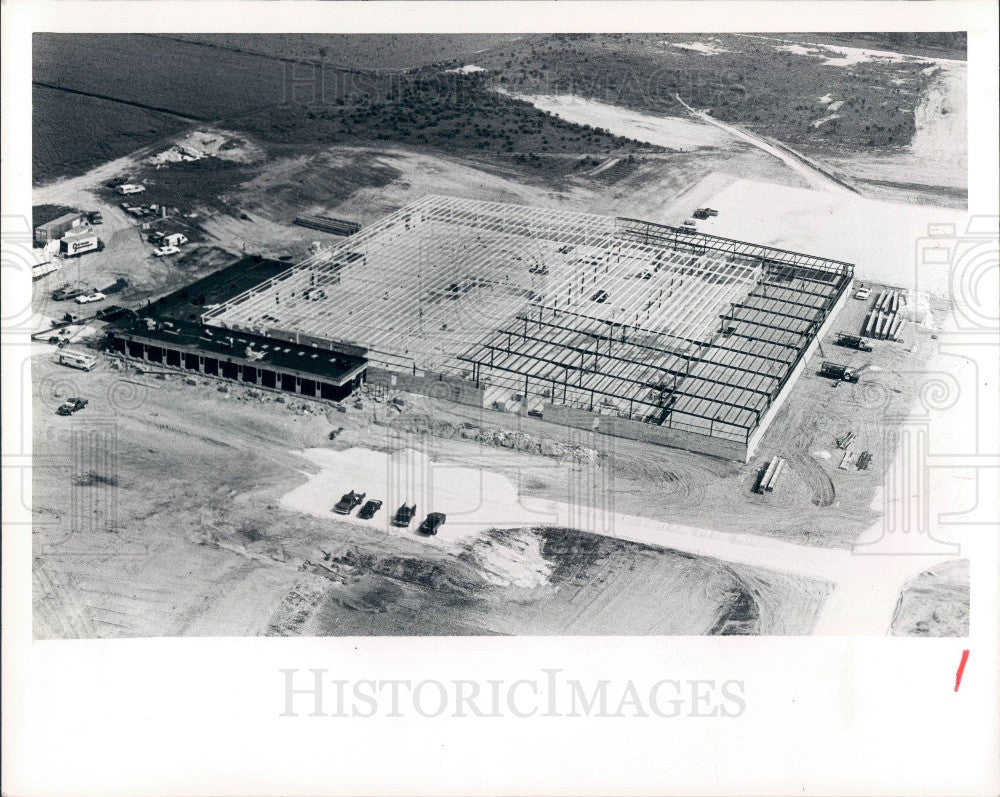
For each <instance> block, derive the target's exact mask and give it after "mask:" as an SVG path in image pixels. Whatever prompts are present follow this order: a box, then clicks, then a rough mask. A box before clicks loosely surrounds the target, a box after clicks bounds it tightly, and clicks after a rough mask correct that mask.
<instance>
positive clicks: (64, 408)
mask: <svg viewBox="0 0 1000 797" xmlns="http://www.w3.org/2000/svg"><path fill="white" fill-rule="evenodd" d="M87 404H88V400H87V399H85V398H68V399H66V401H64V402H63V403H62V404H60V405H59V408H58V409H57V410H56V412H57V413H58V414H59V415H72V414H73V413H74V412H79V411H80V410H82V409H83V408H84V407H86V406H87Z"/></svg>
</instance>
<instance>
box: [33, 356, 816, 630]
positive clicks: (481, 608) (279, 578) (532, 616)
mask: <svg viewBox="0 0 1000 797" xmlns="http://www.w3.org/2000/svg"><path fill="white" fill-rule="evenodd" d="M34 367H35V385H36V417H37V418H38V421H39V423H38V424H37V425H36V435H35V452H36V454H35V455H36V460H37V461H38V462H40V463H43V464H41V465H39V466H38V467H36V469H35V475H34V501H35V514H36V527H35V533H34V537H35V539H34V544H35V553H36V574H35V603H36V628H35V634H36V636H39V637H65V636H69V637H78V636H84V637H86V636H160V635H198V634H212V635H219V634H230V635H248V634H301V633H306V634H365V633H389V634H433V633H463V634H469V633H493V634H495V633H519V634H524V633H528V634H534V633H548V634H553V633H555V634H559V633H575V634H586V633H595V634H607V633H630V634H648V633H659V634H664V633H666V634H703V633H808V632H809V630H810V629H811V628H812V626H813V624H814V623H815V620H816V616H817V613H818V611H819V608H820V606H821V604H822V599H823V597H824V596H825V595H826V594H827V593H828V590H829V587H828V586H827V585H825V584H823V583H822V582H818V581H815V580H810V579H804V578H799V577H795V576H786V575H781V574H778V573H766V572H761V571H758V570H751V569H748V568H745V567H741V566H738V565H728V564H726V563H723V562H720V561H718V560H714V559H711V558H706V557H697V556H692V555H689V554H682V553H677V552H674V551H671V550H669V549H663V548H654V547H650V546H646V545H639V544H635V543H628V542H625V541H621V540H616V539H612V538H608V537H606V536H599V535H592V534H586V533H583V534H581V533H578V532H567V531H565V530H562V529H559V528H530V529H511V530H506V531H494V532H489V533H486V534H483V535H477V536H475V537H473V538H469V539H468V540H467V541H466V542H465V544H463V545H462V546H461V547H459V548H457V549H456V548H448V547H444V548H443V547H441V546H438V545H434V544H431V543H428V542H427V541H424V540H423V539H421V538H419V537H417V536H416V535H415V534H413V533H412V532H410V533H401V534H396V535H388V534H386V533H385V532H384V531H380V530H379V528H378V526H377V525H376V524H374V523H373V524H371V525H368V526H365V525H360V524H359V523H345V522H342V521H339V520H334V518H333V515H332V513H329V511H328V512H327V515H328V516H327V517H325V518H318V517H312V516H310V515H309V514H306V513H302V512H294V511H291V510H288V509H286V508H283V506H282V503H281V500H280V499H281V496H283V495H284V494H286V493H287V492H288V491H289V490H290V489H292V488H294V487H295V486H296V485H298V484H300V483H301V482H302V481H303V480H304V478H305V476H306V473H308V471H309V470H310V469H311V468H312V467H314V466H311V465H310V462H309V460H307V459H306V458H304V457H303V456H301V455H300V454H296V453H294V450H295V449H303V448H307V447H315V446H324V445H329V444H328V442H327V440H326V438H327V436H328V432H329V431H330V430H331V429H332V428H334V427H333V426H332V424H331V422H330V420H329V419H328V418H327V416H326V411H327V410H328V408H327V407H322V406H320V405H318V404H317V405H315V406H313V408H312V411H309V412H302V411H300V410H297V409H295V408H293V407H291V406H289V405H288V404H278V403H275V402H273V401H272V400H271V397H270V396H268V398H267V400H264V401H260V400H249V401H247V400H239V399H237V398H236V397H235V396H233V397H231V398H225V397H224V396H223V395H221V394H219V393H218V392H217V391H216V390H215V384H209V383H208V382H207V381H206V382H204V383H203V384H201V385H198V386H194V387H192V386H188V385H182V384H181V383H180V381H179V380H177V381H175V380H168V381H161V380H156V379H153V378H151V377H148V376H147V377H141V378H139V379H135V378H134V377H133V376H125V375H123V374H122V373H120V372H117V371H112V370H110V369H109V368H108V367H107V363H104V364H102V367H101V369H100V370H98V371H95V372H93V373H91V374H83V375H80V376H77V375H76V374H74V373H67V372H66V371H65V370H64V369H61V368H60V367H59V366H56V365H54V364H53V363H51V362H50V361H49V358H48V355H47V354H40V355H39V356H36V357H35V358H34ZM132 391H134V392H132ZM69 392H72V393H74V394H75V393H83V394H86V395H88V396H91V397H92V398H91V406H90V407H88V409H87V410H86V411H85V412H86V413H88V414H87V415H84V414H81V415H78V416H75V417H73V418H70V419H66V418H57V419H54V421H51V422H50V421H49V417H50V415H51V414H52V413H53V412H54V408H55V406H56V405H57V404H58V403H59V400H60V396H65V395H67V394H68V393H69ZM56 393H58V394H59V395H58V396H57V395H55V394H56ZM220 405H221V406H220ZM331 418H332V419H333V420H335V421H336V422H337V424H338V425H344V426H346V429H347V431H345V432H344V433H343V436H342V439H343V442H341V441H338V443H337V445H338V446H343V445H346V444H347V442H348V441H351V440H357V441H361V440H367V441H369V442H371V441H372V439H373V438H374V439H379V438H382V439H386V434H385V432H386V430H385V429H383V428H380V427H378V426H374V427H373V426H372V425H371V423H370V422H367V421H366V420H365V419H364V418H363V417H362V416H361V415H360V414H355V413H351V414H350V415H349V416H344V415H341V414H337V413H331ZM43 419H44V420H43ZM62 421H67V422H66V423H61V422H62ZM466 446H467V448H468V450H469V451H470V452H476V451H481V450H482V447H481V446H479V445H476V444H472V443H467V444H466ZM341 488H343V489H344V490H346V489H349V486H342V485H340V484H338V485H336V489H337V490H338V491H339V490H340V489H341ZM337 497H339V493H338V494H337V495H333V494H332V493H331V495H330V503H331V505H332V502H333V501H335V500H336V498H337ZM526 574H527V575H526Z"/></svg>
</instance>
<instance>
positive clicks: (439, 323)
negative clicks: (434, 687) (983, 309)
mask: <svg viewBox="0 0 1000 797" xmlns="http://www.w3.org/2000/svg"><path fill="white" fill-rule="evenodd" d="M31 69H32V87H31V90H32V106H33V107H32V121H31V132H32V155H31V158H32V161H31V165H32V190H33V196H32V205H33V207H32V214H33V218H32V219H31V223H30V226H31V235H32V244H31V245H30V246H31V255H32V258H33V262H32V263H31V266H30V267H31V272H32V279H33V283H32V285H33V293H32V333H33V334H32V336H31V352H32V355H31V358H30V371H31V402H32V432H31V434H32V440H31V447H32V451H33V463H34V464H33V470H32V479H31V481H32V483H31V496H32V498H31V512H32V530H31V534H32V558H33V569H32V576H33V580H32V584H33V602H32V621H33V635H34V638H35V639H39V640H45V639H94V638H114V637H118V638H134V637H182V636H192V637H194V636H201V637H205V636H213V637H257V636H275V637H290V636H296V637H300V636H301V637H332V636H476V635H546V636H601V635H632V636H643V635H658V636H666V635H684V636H716V635H749V636H774V635H796V636H798V635H819V636H824V635H825V636H830V635H858V636H881V637H884V636H910V637H964V636H967V635H968V633H969V618H970V565H969V559H968V558H963V557H962V556H961V555H960V554H957V553H956V551H955V549H954V548H953V547H950V546H947V545H943V544H942V545H934V546H931V548H930V550H929V551H928V550H923V551H919V552H920V553H923V554H925V555H922V556H911V555H893V556H866V555H863V553H864V552H865V551H866V550H870V551H878V550H883V549H880V548H879V546H880V545H883V544H884V542H885V540H886V539H890V541H891V542H892V543H893V544H899V545H902V544H903V542H901V541H902V540H904V538H905V540H906V543H905V544H906V545H914V544H917V543H919V542H923V543H926V542H927V534H921V533H915V534H902V533H899V532H907V531H910V530H911V529H917V527H918V526H919V527H920V529H922V528H924V525H926V518H925V517H924V515H922V514H921V513H922V512H925V506H924V505H925V500H924V498H923V497H922V496H923V494H922V492H921V491H922V490H924V489H925V488H926V483H925V481H926V475H925V474H926V464H925V463H924V462H923V460H921V459H920V458H921V457H923V456H924V455H925V453H926V451H925V449H926V445H925V444H924V443H921V442H920V440H924V439H925V437H926V428H925V427H926V426H927V424H930V423H932V422H933V423H939V421H938V420H937V418H938V415H939V414H941V413H942V412H943V410H945V409H947V406H946V405H949V401H950V400H949V399H948V397H947V396H942V395H941V389H940V388H941V385H940V384H938V383H930V386H929V383H928V377H927V374H928V372H929V371H930V372H942V373H943V372H948V370H949V368H952V367H953V366H949V365H948V364H941V363H942V357H943V354H942V352H941V346H940V341H939V336H940V335H941V334H943V333H944V332H946V331H947V328H948V320H949V318H950V317H951V316H952V310H953V306H952V303H953V301H954V300H953V297H952V291H951V290H950V288H949V273H948V264H947V259H946V258H945V259H944V260H942V258H941V256H940V255H941V253H942V252H944V253H945V254H947V251H948V246H949V245H950V244H949V241H952V240H953V237H954V233H955V230H956V229H959V230H964V229H965V225H966V221H967V217H968V211H967V204H968V188H969V186H968V170H969V169H968V166H969V164H968V162H967V117H966V114H967V104H968V103H967V93H968V89H967V52H966V35H965V34H964V33H951V32H939V33H935V32H922V33H885V32H882V33H876V32H872V33H864V32H860V33H858V32H855V33H830V32H826V33H760V34H753V33H739V34H737V33H711V32H704V33H683V34H681V33H664V34H652V33H600V34H553V33H538V34H487V33H473V34H433V35H430V34H318V33H317V34H313V33H299V34H248V33H211V34H208V33H206V34H200V33H199V34H195V33H171V34H165V33H163V34H139V33H128V34H121V33H119V34H111V33H108V34H91V33H86V34H84V33H72V34H70V33H36V34H34V36H33V37H32V63H31ZM936 236H937V237H936ZM949 236H950V237H949ZM914 241H918V242H920V241H923V242H924V244H921V245H920V246H918V247H917V249H916V250H915V247H914ZM928 241H929V242H930V243H929V244H928V243H927V242H928ZM921 246H923V248H921ZM921 252H926V253H928V259H927V261H926V263H923V264H922V263H921V262H918V261H919V260H920V257H921V256H922V255H921ZM933 253H937V255H935V257H933V258H932V257H931V256H930V255H931V254H933ZM938 428H940V427H935V430H934V431H936V430H937V429H938ZM921 435H924V437H921ZM915 441H916V442H915ZM921 524H924V525H921ZM920 529H917V530H918V531H919V530H920ZM925 547H926V546H925ZM885 550H887V549H885ZM893 552H894V553H910V552H911V551H909V550H907V551H903V550H898V549H896V548H893Z"/></svg>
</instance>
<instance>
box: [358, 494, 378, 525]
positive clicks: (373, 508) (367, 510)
mask: <svg viewBox="0 0 1000 797" xmlns="http://www.w3.org/2000/svg"><path fill="white" fill-rule="evenodd" d="M381 508H382V502H381V501H379V500H377V499H373V500H371V501H369V502H368V503H367V504H365V505H364V506H363V507H361V509H359V510H358V517H359V518H361V519H362V520H371V519H372V518H373V517H375V513H376V512H378V511H379V510H380V509H381Z"/></svg>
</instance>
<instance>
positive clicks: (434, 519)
mask: <svg viewBox="0 0 1000 797" xmlns="http://www.w3.org/2000/svg"><path fill="white" fill-rule="evenodd" d="M445 517H446V516H445V514H444V513H443V512H431V513H430V514H429V515H428V516H427V517H426V518H425V519H424V522H423V523H421V524H420V533H421V534H437V533H438V529H439V528H440V527H441V526H443V525H444V521H445Z"/></svg>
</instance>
